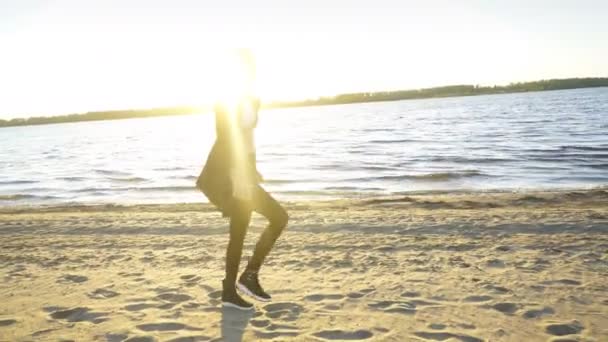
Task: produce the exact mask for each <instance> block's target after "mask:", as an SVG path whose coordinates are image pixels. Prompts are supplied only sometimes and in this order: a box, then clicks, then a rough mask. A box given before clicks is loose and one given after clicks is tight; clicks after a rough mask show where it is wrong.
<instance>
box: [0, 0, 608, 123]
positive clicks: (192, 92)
mask: <svg viewBox="0 0 608 342" xmlns="http://www.w3.org/2000/svg"><path fill="white" fill-rule="evenodd" d="M607 17H608V1H605V0H597V1H592V0H571V1H570V0H569V1H560V0H527V1H523V0H494V1H488V0H459V1H453V0H426V1H406V0H392V1H389V0H366V1H357V0H349V1H347V0H344V1H331V0H324V1H323V0H306V1H286V0H274V1H270V0H255V1H247V0H241V1H234V0H222V1H202V0H191V1H186V0H171V1H169V0H166V1H154V0H141V1H140V0H99V1H95V0H88V1H87V0H54V1H52V0H46V1H45V0H0V47H1V49H2V51H1V52H0V118H5V119H6V118H13V117H19V116H31V115H48V114H66V113H74V112H85V111H89V110H107V109H124V108H148V107H157V106H172V105H197V104H204V103H208V102H210V101H212V97H213V96H212V95H211V94H213V90H214V89H215V88H217V87H216V86H217V84H218V82H219V81H218V78H219V74H221V71H220V70H222V68H221V66H222V65H223V62H222V61H223V58H224V57H223V56H225V54H226V51H227V48H229V47H234V46H238V47H240V46H247V47H252V48H253V50H254V52H255V54H256V56H257V62H258V78H259V80H258V81H259V86H258V88H259V92H260V94H261V96H262V98H263V100H274V99H296V98H309V97H315V96H319V95H332V94H336V93H344V92H356V91H368V90H369V91H375V90H390V89H410V88H421V87H429V86H439V85H447V84H462V83H467V84H484V85H486V84H505V83H509V82H512V81H527V80H537V79H543V78H564V77H587V76H608V62H606V61H608V20H607Z"/></svg>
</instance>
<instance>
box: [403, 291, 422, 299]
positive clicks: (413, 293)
mask: <svg viewBox="0 0 608 342" xmlns="http://www.w3.org/2000/svg"><path fill="white" fill-rule="evenodd" d="M401 297H406V298H417V297H420V292H416V291H406V292H403V293H402V294H401Z"/></svg>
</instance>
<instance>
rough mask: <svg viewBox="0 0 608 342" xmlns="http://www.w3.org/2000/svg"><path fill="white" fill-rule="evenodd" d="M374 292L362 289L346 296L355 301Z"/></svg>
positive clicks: (369, 289)
mask: <svg viewBox="0 0 608 342" xmlns="http://www.w3.org/2000/svg"><path fill="white" fill-rule="evenodd" d="M374 291H376V289H372V288H367V289H363V290H359V291H355V292H350V293H348V294H347V295H346V296H347V297H348V298H351V299H357V298H361V297H365V296H366V295H368V294H370V293H372V292H374Z"/></svg>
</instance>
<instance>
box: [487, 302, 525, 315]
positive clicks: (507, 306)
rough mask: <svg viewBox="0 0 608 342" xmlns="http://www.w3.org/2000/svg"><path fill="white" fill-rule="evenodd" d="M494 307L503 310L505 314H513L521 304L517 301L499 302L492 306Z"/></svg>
mask: <svg viewBox="0 0 608 342" xmlns="http://www.w3.org/2000/svg"><path fill="white" fill-rule="evenodd" d="M491 308H492V309H494V310H496V311H499V312H502V313H503V314H505V315H512V314H514V313H515V312H516V311H517V310H519V305H517V304H515V303H498V304H494V305H492V306H491Z"/></svg>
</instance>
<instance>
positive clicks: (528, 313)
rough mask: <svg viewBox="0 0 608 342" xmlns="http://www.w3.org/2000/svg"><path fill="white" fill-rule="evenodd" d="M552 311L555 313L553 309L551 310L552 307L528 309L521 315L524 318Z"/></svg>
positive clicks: (545, 314) (543, 314) (546, 314)
mask: <svg viewBox="0 0 608 342" xmlns="http://www.w3.org/2000/svg"><path fill="white" fill-rule="evenodd" d="M554 313H555V310H553V309H552V308H550V307H544V308H541V309H531V310H528V311H526V312H524V314H523V317H524V318H525V319H532V318H540V317H543V316H549V315H553V314H554Z"/></svg>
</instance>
